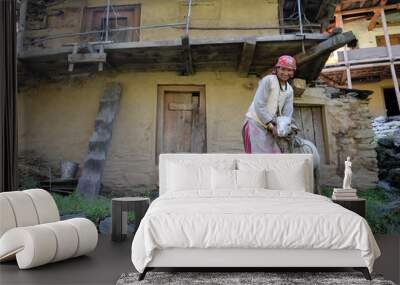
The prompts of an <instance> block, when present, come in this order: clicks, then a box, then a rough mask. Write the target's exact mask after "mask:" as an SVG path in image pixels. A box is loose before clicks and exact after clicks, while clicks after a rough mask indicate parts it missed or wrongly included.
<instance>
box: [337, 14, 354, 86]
mask: <svg viewBox="0 0 400 285" xmlns="http://www.w3.org/2000/svg"><path fill="white" fill-rule="evenodd" d="M335 20H336V27H339V28H342V30H343V17H342V13H341V12H340V11H339V12H336V14H335ZM343 55H344V64H345V66H346V77H347V88H349V89H352V88H353V84H352V82H351V70H350V63H349V58H348V55H347V45H345V46H344V47H343Z"/></svg>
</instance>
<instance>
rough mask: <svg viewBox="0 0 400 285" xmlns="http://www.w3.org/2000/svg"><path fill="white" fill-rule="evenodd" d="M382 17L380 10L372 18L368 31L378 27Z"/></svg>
mask: <svg viewBox="0 0 400 285" xmlns="http://www.w3.org/2000/svg"><path fill="white" fill-rule="evenodd" d="M380 16H381V11H380V10H375V12H374V15H373V16H372V18H371V21H370V22H369V24H368V31H372V30H373V29H375V27H376V22H377V21H378V19H379V17H380Z"/></svg>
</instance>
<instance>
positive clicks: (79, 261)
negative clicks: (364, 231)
mask: <svg viewBox="0 0 400 285" xmlns="http://www.w3.org/2000/svg"><path fill="white" fill-rule="evenodd" d="M376 239H377V242H378V244H379V247H380V249H381V251H382V256H381V257H380V258H379V259H378V260H377V261H376V263H375V272H376V273H380V274H383V275H384V276H385V278H386V279H389V280H392V281H394V282H395V283H399V282H400V270H399V269H400V236H380V235H378V236H376ZM131 242H132V238H129V239H127V240H126V241H124V242H121V243H115V242H111V240H110V237H109V236H104V235H100V236H99V244H98V246H97V249H96V250H95V251H94V252H92V253H91V254H90V255H89V256H82V257H78V258H75V259H70V260H66V261H62V262H58V263H53V264H49V265H45V266H42V267H38V268H34V269H30V270H19V269H18V267H17V265H16V263H15V262H8V263H4V264H1V265H0V284H1V285H14V284H38V285H39V284H99V285H100V284H115V283H116V282H117V280H118V278H119V276H120V275H121V274H122V273H124V272H132V271H134V267H133V265H132V263H131V259H130V252H131ZM310 271H312V270H310Z"/></svg>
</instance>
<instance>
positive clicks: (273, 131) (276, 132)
mask: <svg viewBox="0 0 400 285" xmlns="http://www.w3.org/2000/svg"><path fill="white" fill-rule="evenodd" d="M271 133H272V135H273V136H274V137H277V136H278V128H277V127H275V126H273V127H272V129H271Z"/></svg>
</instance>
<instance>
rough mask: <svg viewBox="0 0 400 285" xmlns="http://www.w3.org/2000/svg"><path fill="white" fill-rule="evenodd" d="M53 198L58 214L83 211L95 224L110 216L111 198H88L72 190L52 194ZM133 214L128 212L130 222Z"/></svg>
mask: <svg viewBox="0 0 400 285" xmlns="http://www.w3.org/2000/svg"><path fill="white" fill-rule="evenodd" d="M53 197H54V200H55V201H56V204H57V206H58V209H59V211H60V215H67V214H78V213H83V214H84V215H85V216H86V217H87V218H88V219H89V220H91V221H92V222H93V223H95V224H96V225H99V223H100V221H101V220H103V219H105V218H107V217H109V216H111V199H108V198H106V197H103V196H97V197H95V198H92V199H91V198H88V197H86V196H84V195H83V194H81V193H78V192H74V193H73V194H71V195H69V196H62V195H59V194H53ZM133 220H134V215H133V214H132V213H129V214H128V221H129V222H132V221H133Z"/></svg>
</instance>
